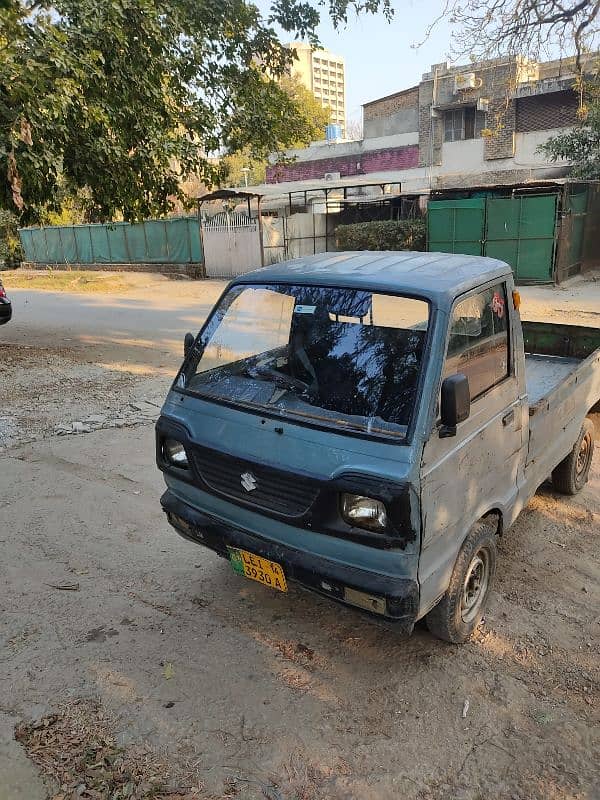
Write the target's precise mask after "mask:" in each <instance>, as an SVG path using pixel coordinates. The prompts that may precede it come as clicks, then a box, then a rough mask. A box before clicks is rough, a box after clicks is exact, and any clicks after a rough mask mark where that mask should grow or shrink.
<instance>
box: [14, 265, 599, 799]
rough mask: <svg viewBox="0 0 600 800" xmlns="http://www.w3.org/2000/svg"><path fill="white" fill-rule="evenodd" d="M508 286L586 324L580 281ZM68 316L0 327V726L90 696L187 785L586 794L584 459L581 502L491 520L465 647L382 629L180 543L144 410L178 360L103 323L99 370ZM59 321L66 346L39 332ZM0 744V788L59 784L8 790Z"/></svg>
mask: <svg viewBox="0 0 600 800" xmlns="http://www.w3.org/2000/svg"><path fill="white" fill-rule="evenodd" d="M144 277H146V276H144ZM184 283H186V282H181V283H177V284H172V285H173V286H174V287H175V289H174V291H175V292H176V293H179V292H180V291H182V285H183V284H184ZM195 286H196V285H194V287H195ZM215 289H216V287H214V286H213V287H212V288H211V291H213V292H214V291H215ZM141 291H142V290H141V289H140V292H141ZM196 291H198V292H199V289H197V288H194V292H196ZM524 296H525V298H524V309H523V311H524V316H533V317H537V318H543V317H546V318H554V319H556V320H560V321H564V320H565V318H567V319H568V321H570V322H574V323H580V324H596V325H597V324H598V321H597V320H598V317H599V315H600V292H598V284H597V283H587V284H583V285H575V287H573V288H570V289H568V290H567V291H566V292H565V291H564V290H553V291H551V290H548V289H539V288H536V289H528V290H526V291H525V292H524ZM28 297H30V299H33V294H32V295H30V296H29V295H28ZM140 297H142V294H140ZM181 297H182V302H183V296H181ZM103 302H105V303H106V304H110V303H111V302H115V303H116V301H113V300H111V298H110V297H108V296H106V297H105V298H104V301H103ZM152 302H154V300H153V298H152V297H149V296H147V295H146V296H145V300H144V303H145V306H146V307H148V308H149V307H150V306H151V305H152ZM165 302H166V303H167V305H168V304H169V303H171V302H172V303H174V304H175V303H176V302H177V300H176V299H175V298H171V297H170V296H169V295H168V293H167V297H166V301H165ZM185 302H189V303H193V302H195V303H198V304H202V303H203V302H205V300H203V298H202V296H201V295H197V296H196V295H195V296H194V297H193V298H190V297H189V295H185ZM115 307H116V308H117V309H118V307H119V306H118V303H117V304H116V306H115ZM69 308H71V306H69ZM85 308H88V307H87V306H86V307H85ZM117 313H118V311H117ZM64 316H65V315H64V314H61V313H59V314H57V321H56V323H55V327H54V328H53V327H52V325H51V324H50V323H47V324H46V328H45V329H44V331H42V329H41V327H40V328H39V329H38V330H37V332H36V333H35V337H34V338H35V344H33V345H32V344H31V338H32V336H31V335H29V334H28V336H27V339H28V340H29V346H28V347H25V346H24V344H25V343H26V341H27V339H26V338H25V335H24V334H23V335H22V333H21V330H22V329H18V328H17V329H13V331H12V333H11V332H10V331H9V326H6V328H5V329H4V330H2V329H0V342H4V346H3V347H0V357H1V358H2V364H3V373H2V384H1V385H0V395H1V402H0V447H2V439H1V436H2V430H3V428H2V424H3V421H4V426H5V427H4V443H3V446H4V450H3V452H0V544H1V547H2V559H1V560H0V587H1V588H0V607H1V608H2V614H0V638H1V640H2V650H1V652H0V661H1V663H2V669H1V670H0V739H2V737H6V736H7V732H10V731H11V729H12V727H13V726H14V725H15V724H18V723H20V722H22V721H24V720H25V721H27V720H30V719H36V718H39V717H40V716H42V715H44V714H48V713H52V712H54V711H56V710H58V709H60V708H62V707H64V704H65V703H66V704H67V706H69V704H70V703H73V702H74V701H77V700H79V699H80V698H83V699H90V698H93V699H94V701H95V706H94V707H97V708H99V709H100V710H101V714H102V719H103V721H104V722H103V724H104V723H106V725H107V726H108V727H110V730H111V731H112V732H113V734H114V736H115V738H116V741H117V743H118V744H119V745H120V746H121V747H123V748H125V750H124V752H125V754H126V755H125V757H127V754H128V753H129V752H133V751H135V752H139V750H140V748H145V749H146V750H147V751H148V752H150V753H151V754H153V755H152V760H153V763H154V762H156V763H159V764H167V765H168V769H167V767H165V775H164V776H162V777H164V778H165V779H168V781H169V782H171V783H173V785H176V784H177V785H182V784H183V785H185V787H186V788H187V789H189V790H190V794H189V797H190V798H191V797H193V798H201V800H208V798H211V800H214V798H219V799H220V798H226V797H235V796H237V797H240V798H243V799H244V800H259V799H260V800H263V798H267V800H388V798H389V800H392V799H394V800H396V799H397V798H401V799H402V800H404V799H406V800H442V798H444V800H446V799H450V800H492V798H493V800H583V799H584V798H586V800H587V799H589V800H592V799H593V798H597V797H598V796H599V795H598V786H600V758H599V756H600V733H599V731H600V668H599V664H600V659H599V655H600V629H599V625H600V616H599V608H600V564H599V560H598V535H599V533H600V458H599V455H600V453H599V452H597V453H596V456H595V460H594V464H593V468H592V473H591V478H590V482H589V484H588V485H587V487H586V488H585V489H584V491H583V492H582V493H581V494H580V495H578V496H577V497H575V498H564V497H561V496H559V495H556V494H554V493H553V492H552V490H551V489H550V488H548V487H542V489H541V490H540V491H539V492H538V494H537V495H536V497H535V498H534V499H533V500H532V501H531V503H530V504H529V506H528V507H527V509H526V510H525V511H524V512H523V513H522V514H521V516H520V518H519V520H518V521H517V523H516V524H515V525H514V526H513V528H512V529H511V530H510V531H508V532H506V534H505V535H504V537H503V539H502V541H501V545H500V558H499V568H498V575H497V582H496V587H495V591H494V594H493V598H492V603H491V607H490V610H489V613H488V615H487V618H486V621H485V624H484V626H483V627H482V628H481V629H480V631H479V632H478V634H477V635H476V637H475V638H474V640H473V641H472V642H470V643H469V644H467V645H465V646H463V647H459V648H457V647H452V646H450V645H446V644H443V643H441V642H439V641H437V640H435V639H433V638H432V637H431V636H430V635H429V634H428V633H427V631H426V629H425V628H424V627H423V626H421V625H419V626H418V627H417V630H416V631H415V633H414V635H413V636H412V638H410V639H402V638H400V637H399V635H398V634H397V632H396V631H395V630H394V629H393V628H392V627H390V626H388V625H386V624H382V623H381V622H377V621H375V622H373V621H372V620H370V619H367V618H366V617H364V616H362V615H361V614H360V613H359V612H357V611H354V610H351V609H346V608H341V607H338V606H335V605H332V604H330V603H328V602H326V601H325V600H321V599H319V598H315V597H314V596H312V595H310V594H307V593H303V592H300V591H298V590H296V589H292V591H291V592H290V593H289V594H288V595H281V594H279V593H275V592H269V591H268V590H267V589H263V588H262V587H260V586H258V585H255V584H253V583H251V582H249V581H245V580H244V579H242V578H239V577H238V576H236V575H235V574H233V572H232V571H231V569H230V567H229V565H228V564H227V563H226V562H224V561H222V560H220V559H218V558H217V557H216V556H214V555H212V554H210V553H208V552H206V551H204V550H202V549H201V548H198V547H196V546H194V545H192V544H189V543H186V542H184V541H182V540H181V539H179V538H178V537H177V536H176V535H175V534H174V533H173V532H172V530H171V529H170V528H169V526H168V525H167V524H166V522H165V520H164V518H163V516H162V513H161V511H160V508H159V504H158V498H159V496H160V493H161V490H162V478H161V476H160V474H159V473H158V472H157V471H156V469H155V467H154V452H153V447H154V442H153V428H152V424H151V419H152V418H153V415H154V414H155V413H156V409H155V407H154V406H153V405H152V402H154V401H155V400H156V401H157V402H160V399H159V398H161V397H162V395H163V394H164V391H165V388H166V385H167V384H168V380H169V374H171V373H172V370H173V369H174V368H175V366H174V365H175V364H176V357H175V350H173V353H172V356H170V357H168V358H167V357H165V355H164V354H163V353H161V355H160V358H161V359H164V364H165V367H164V369H156V368H154V367H153V366H152V364H151V363H149V362H150V359H149V358H148V357H147V353H146V352H145V351H142V350H137V349H135V348H133V347H132V346H131V342H130V340H129V338H128V336H127V335H123V341H122V342H121V343H119V341H116V340H115V341H114V342H112V343H111V348H112V349H111V359H110V361H107V360H99V359H97V358H91V357H88V358H86V356H89V354H90V353H94V352H95V351H94V350H93V345H94V336H90V335H89V334H86V333H85V330H86V329H85V318H84V319H83V320H81V319H80V317H76V318H73V319H71V318H69V319H68V320H67V322H65V318H64ZM84 317H85V314H84ZM142 322H143V319H142ZM67 323H68V325H69V327H70V334H69V338H72V341H71V342H67V343H61V344H60V346H54V344H53V339H54V340H56V339H60V338H61V337H62V335H63V333H64V330H63V328H60V330H59V333H60V336H57V335H56V330H57V328H58V327H59V326H60V325H66V324H67ZM178 324H179V323H178ZM184 324H187V320H184V319H182V320H181V326H183V325H184ZM11 325H12V323H11ZM138 333H139V336H140V337H142V338H144V337H148V338H150V333H149V332H148V330H144V329H143V328H142V327H140V329H139V331H138ZM86 335H87V337H88V338H87V342H88V344H90V340H91V345H92V350H90V349H89V347H87V346H86V347H83V346H82V342H83V338H82V337H84V336H86ZM155 335H156V336H157V337H158V336H160V337H162V338H161V342H163V341H167V338H166V337H164V336H163V333H162V328H156V329H155ZM168 335H169V337H171V336H172V338H173V341H175V340H177V341H178V342H179V341H180V339H179V335H180V331H179V329H178V330H177V331H175V332H173V331H172V330H171V329H170V328H169V331H168ZM11 339H14V341H13V340H11ZM42 340H44V341H45V346H43V347H41V346H40V342H41V341H42ZM168 341H170V339H168ZM61 342H62V339H61ZM101 346H105V344H104V343H102V342H100V343H98V347H99V348H100V347H101ZM161 346H162V344H161ZM177 347H180V344H179V343H178V344H177ZM119 352H121V354H122V358H121V359H119V357H118V356H119ZM165 352H169V347H168V345H167V346H166V349H165ZM136 354H137V355H136ZM140 354H141V355H140ZM169 358H172V361H171V360H169ZM88 362H91V363H88ZM161 363H163V362H162V361H161ZM144 400H149V401H151V402H150V403H146V404H144V402H143V401H144ZM98 419H100V421H98ZM7 420H10V422H11V425H12V427H11V428H10V429H9V428H7V425H8V423H7ZM15 420H16V422H15ZM86 420H87V422H86ZM90 420H91V421H90ZM94 420H96V421H94ZM75 422H77V423H81V424H82V425H84V426H86V427H87V428H89V429H90V432H81V433H76V432H75V431H74V430H73V423H75ZM121 423H122V424H121ZM599 423H600V420H598V419H596V425H597V431H598V435H599V436H600V428H599V427H598V425H599ZM7 430H8V434H7ZM59 434H61V435H59ZM69 434H72V435H69ZM31 437H37V441H30V439H31ZM67 587H68V588H67ZM56 742H57V744H56V749H57V750H58V752H59V755H60V746H62V745H61V744H60V740H59V739H58V738H57V740H56ZM0 745H2V746H0V798H1V800H16V798H19V799H20V798H21V797H23V798H26V800H37V799H38V798H42V797H44V796H45V794H46V792H47V793H48V796H50V797H52V796H53V792H59V787H58V785H57V784H56V783H53V782H52V781H49V782H48V784H47V789H46V790H44V789H41V788H40V785H39V781H38V782H36V779H35V775H31V774H30V773H27V775H26V776H25V777H23V778H20V779H19V786H20V790H21V794H19V793H18V791H19V789H17V788H12V789H8V790H6V789H4V788H3V787H5V786H9V783H8V782H6V781H4V782H3V778H2V776H3V775H9V776H14V775H16V774H19V775H21V774H23V775H25V772H26V771H24V770H21V771H18V769H17V768H18V767H19V769H20V767H22V766H23V765H22V764H21V765H20V766H19V765H18V763H17V762H18V760H19V759H22V758H23V751H22V750H21V749H20V746H19V745H16V743H14V742H12V743H11V742H10V741H8V740H6V741H4V740H3V741H0ZM4 745H6V747H4ZM11 748H12V749H11ZM7 754H8V755H7ZM132 758H133V756H132ZM3 769H4V772H3ZM167 772H168V775H167ZM14 785H15V783H14V781H13V783H12V784H11V786H13V787H14ZM23 787H25V788H23ZM3 790H4V792H5V794H3ZM6 791H9V792H10V793H9V794H6ZM81 796H82V797H84V798H85V797H86V794H85V793H83V794H81ZM88 796H92V795H88ZM66 797H70V795H66Z"/></svg>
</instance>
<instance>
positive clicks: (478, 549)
mask: <svg viewBox="0 0 600 800" xmlns="http://www.w3.org/2000/svg"><path fill="white" fill-rule="evenodd" d="M495 573H496V526H495V524H494V523H492V522H488V521H485V520H481V521H480V522H478V523H477V524H476V525H475V526H474V527H473V528H472V530H471V532H470V533H469V535H468V536H467V538H466V539H465V541H464V543H463V546H462V548H461V550H460V553H459V554H458V558H457V559H456V564H455V565H454V570H453V571H452V577H451V579H450V584H449V586H448V589H447V591H446V594H445V595H444V596H443V597H442V599H441V600H440V601H439V602H438V604H437V605H436V606H435V608H432V609H431V611H430V612H429V614H427V616H426V617H425V621H426V622H427V627H428V628H429V630H430V632H431V633H432V634H433V635H434V636H437V638H438V639H443V640H444V641H446V642H452V643H453V644H462V643H463V642H466V641H467V640H468V639H469V638H470V636H471V634H472V633H473V631H474V630H475V629H476V628H477V626H478V625H479V624H480V622H481V620H482V617H483V614H484V612H485V608H486V605H487V601H488V598H489V595H490V590H491V587H492V582H493V579H494V575H495ZM478 576H479V579H478ZM471 600H472V601H473V604H472V605H471V604H470V602H471Z"/></svg>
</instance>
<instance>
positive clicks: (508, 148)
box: [483, 97, 515, 161]
mask: <svg viewBox="0 0 600 800" xmlns="http://www.w3.org/2000/svg"><path fill="white" fill-rule="evenodd" d="M486 127H488V128H489V129H490V130H491V131H492V135H491V136H489V137H488V138H486V140H485V144H484V146H483V157H484V158H485V159H486V161H492V160H494V159H497V158H512V157H513V156H514V154H515V102H514V101H513V100H507V99H506V97H503V98H497V99H494V100H490V105H489V108H488V112H487V114H486Z"/></svg>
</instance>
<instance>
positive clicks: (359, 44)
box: [257, 0, 450, 120]
mask: <svg viewBox="0 0 600 800" xmlns="http://www.w3.org/2000/svg"><path fill="white" fill-rule="evenodd" d="M442 1H443V0H401V1H400V0H396V1H395V2H393V5H394V7H395V10H396V13H395V15H394V18H393V20H392V22H391V23H388V22H387V21H386V20H385V19H384V17H383V15H380V14H378V15H376V16H373V15H370V14H364V15H361V16H360V17H359V18H356V16H354V18H350V17H349V21H348V25H347V27H346V28H342V29H339V30H337V31H336V30H335V29H334V28H333V26H332V25H331V23H330V22H329V18H328V16H327V11H326V8H324V9H321V25H320V26H319V29H318V35H319V38H320V40H321V43H322V45H323V46H324V47H325V48H327V49H328V50H331V51H332V52H333V53H335V54H336V55H340V56H344V58H345V60H346V116H347V118H348V120H354V119H355V120H360V118H361V105H362V104H363V103H367V102H369V100H376V99H377V98H378V97H384V96H385V95H387V94H392V93H393V92H399V91H401V90H402V89H408V88H409V87H410V86H414V85H415V84H416V83H418V82H419V81H420V80H421V75H422V74H423V73H424V72H428V71H429V69H430V67H431V65H432V64H438V63H439V62H440V61H444V60H445V59H446V56H447V54H448V51H449V49H450V27H449V25H448V24H447V23H446V22H445V21H444V22H441V23H439V24H438V25H437V26H436V28H435V29H434V31H433V32H432V33H431V35H430V37H429V38H428V40H427V42H426V43H425V44H423V45H422V46H421V47H419V48H418V49H415V48H414V47H413V45H415V44H417V43H419V42H421V41H422V40H423V38H424V37H425V34H426V31H427V27H428V25H429V24H430V23H431V22H433V20H434V19H436V17H437V16H438V15H439V13H440V11H441V8H442ZM257 5H258V7H259V8H260V9H261V11H263V12H264V13H265V14H267V13H268V9H269V2H268V0H258V2H257ZM281 38H282V41H289V35H288V36H287V37H286V35H285V34H282V35H281Z"/></svg>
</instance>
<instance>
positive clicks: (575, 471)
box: [552, 418, 594, 494]
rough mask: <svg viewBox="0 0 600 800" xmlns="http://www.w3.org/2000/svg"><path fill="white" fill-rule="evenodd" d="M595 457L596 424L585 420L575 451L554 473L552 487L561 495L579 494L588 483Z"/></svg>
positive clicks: (574, 447) (573, 450)
mask: <svg viewBox="0 0 600 800" xmlns="http://www.w3.org/2000/svg"><path fill="white" fill-rule="evenodd" d="M593 455H594V423H593V422H592V420H591V419H588V418H586V419H584V420H583V425H582V426H581V431H580V432H579V436H578V437H577V441H576V442H575V444H574V445H573V449H572V450H571V452H570V453H569V455H568V456H567V457H566V458H565V459H563V460H562V461H561V462H560V464H559V465H558V467H556V469H555V470H554V472H553V473H552V485H553V486H554V488H555V489H556V491H557V492H560V493H561V494H577V492H579V491H581V489H583V487H584V486H585V484H586V483H587V479H588V475H589V474H590V467H591V465H592V456H593Z"/></svg>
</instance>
